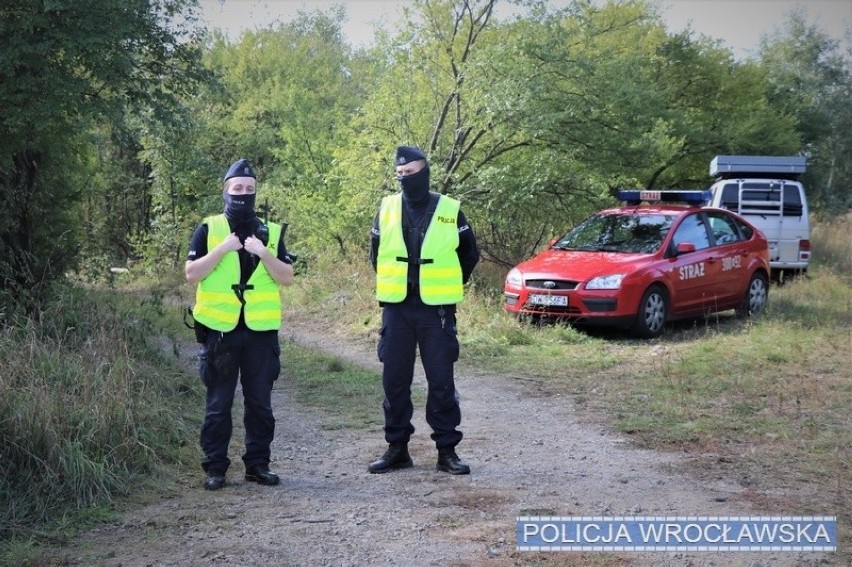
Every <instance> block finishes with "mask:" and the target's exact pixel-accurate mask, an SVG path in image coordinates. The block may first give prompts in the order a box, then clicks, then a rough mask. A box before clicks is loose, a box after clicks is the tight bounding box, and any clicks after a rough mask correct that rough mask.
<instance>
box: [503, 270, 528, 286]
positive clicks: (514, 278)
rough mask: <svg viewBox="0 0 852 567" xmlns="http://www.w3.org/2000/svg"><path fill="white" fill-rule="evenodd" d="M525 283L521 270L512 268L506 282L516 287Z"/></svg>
mask: <svg viewBox="0 0 852 567" xmlns="http://www.w3.org/2000/svg"><path fill="white" fill-rule="evenodd" d="M523 283H524V278H523V276H522V275H521V271H520V270H519V269H517V268H512V269H511V270H510V271H509V274H508V275H507V276H506V284H508V285H511V286H514V287H521V285H522V284H523Z"/></svg>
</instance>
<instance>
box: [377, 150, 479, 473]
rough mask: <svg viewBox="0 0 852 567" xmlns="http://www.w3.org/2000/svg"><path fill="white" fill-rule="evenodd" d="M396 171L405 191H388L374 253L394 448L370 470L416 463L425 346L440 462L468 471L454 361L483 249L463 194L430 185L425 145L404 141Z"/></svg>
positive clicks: (429, 413) (429, 415)
mask: <svg viewBox="0 0 852 567" xmlns="http://www.w3.org/2000/svg"><path fill="white" fill-rule="evenodd" d="M396 176H397V180H398V181H399V183H400V185H401V187H402V192H401V193H397V194H395V195H391V196H389V197H385V198H384V199H382V201H381V205H380V206H379V211H378V214H377V215H376V218H375V220H374V222H373V228H372V231H371V253H370V259H371V261H372V263H373V267H374V268H375V270H376V297H377V299H378V300H379V304H380V305H381V306H382V329H381V335H380V338H379V345H378V354H379V360H380V361H381V362H382V363H383V370H382V386H383V387H384V393H385V400H384V415H385V426H384V431H385V440H386V441H387V442H388V449H387V451H386V452H385V454H384V455H383V456H382V457H381V458H379V459H378V460H377V461H375V462H373V463H371V464H370V466H369V467H368V470H369V471H370V472H371V473H385V472H388V471H391V470H394V469H403V468H408V467H411V466H413V465H414V463H413V461H412V460H411V456H410V455H409V453H408V441H409V439H410V437H411V435H412V433H414V426H413V425H412V424H411V416H412V414H413V406H412V403H411V382H412V379H413V377H414V362H415V351H416V349H417V347H419V348H420V358H421V360H422V363H423V369H424V371H425V373H426V381H427V383H428V397H427V402H426V422H427V423H428V424H429V426H430V427H431V428H432V440H433V441H434V442H435V446H436V447H437V449H438V462H437V466H436V468H437V470H439V471H444V472H448V473H450V474H469V473H470V467H469V466H468V465H467V464H465V463H464V462H462V461H461V460H460V459H459V457H458V455H457V454H456V450H455V448H456V445H458V443H459V442H460V441H461V439H462V433H461V431H459V429H458V426H459V424H460V423H461V410H460V408H459V401H458V395H457V393H456V388H455V382H454V378H453V364H454V363H455V362H456V361H457V360H458V356H459V342H458V338H457V336H456V304H457V303H459V302H460V301H461V300H462V297H463V284H464V283H465V282H467V281H468V279H469V278H470V275H471V273H472V272H473V268H474V266H476V264H477V262H478V261H479V250H478V248H477V246H476V238H475V236H474V234H473V230H472V229H471V227H470V225H469V224H468V222H467V220H466V219H465V216H464V214H463V213H462V212H461V210H460V208H459V202H458V201H457V200H455V199H451V198H450V197H447V196H446V195H439V194H438V193H434V192H430V191H429V164H428V163H427V160H426V156H425V155H424V154H423V152H422V151H421V150H420V149H418V148H416V147H411V146H400V147H399V148H397V151H396Z"/></svg>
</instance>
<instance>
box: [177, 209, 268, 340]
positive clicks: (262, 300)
mask: <svg viewBox="0 0 852 567" xmlns="http://www.w3.org/2000/svg"><path fill="white" fill-rule="evenodd" d="M204 222H205V223H206V224H207V250H208V251H210V250H213V248H215V247H216V246H218V245H219V244H220V243H221V242H222V241H223V240H225V238H227V236H228V235H229V234H231V227H230V226H229V225H228V219H227V218H225V215H214V216H211V217H207V218H206V219H204ZM268 226H269V242H268V243H267V244H266V248H267V249H268V250H269V251H270V252H271V253H272V254H275V255H276V256H277V255H278V240H279V239H280V238H281V225H279V224H276V223H274V222H271V223H269V224H268ZM239 283H240V258H239V253H238V252H237V251H235V250H232V251H230V252H226V253H225V255H224V256H222V259H221V260H220V261H219V263H218V264H217V265H216V267H215V268H213V271H212V272H210V273H209V274H207V277H205V278H204V279H203V280H201V281H200V282H199V283H198V288H197V289H196V292H195V307H193V308H192V315H193V317H194V318H195V320H196V321H198V322H199V323H203V324H204V325H206V326H207V327H209V328H210V329H213V330H216V331H222V332H228V331H232V330H233V329H234V328H235V327H236V326H237V323H238V322H239V320H240V310H241V309H242V310H243V312H244V317H245V321H246V325H247V326H248V328H249V329H252V330H254V331H271V330H275V329H278V328H279V327H281V294H280V292H279V289H278V284H277V283H276V282H275V280H273V279H272V276H270V275H269V272H267V271H266V266H264V265H263V262H260V261H258V264H257V268H255V270H254V273H252V275H251V277H250V278H249V280H248V281H247V282H246V289H245V290H244V291H243V299H244V300H245V302H246V303H245V307H243V306H242V304H241V303H240V300H239V298H238V297H237V294H236V292H235V291H234V288H233V286H234V285H239Z"/></svg>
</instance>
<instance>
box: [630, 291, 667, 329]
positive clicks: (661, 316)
mask: <svg viewBox="0 0 852 567" xmlns="http://www.w3.org/2000/svg"><path fill="white" fill-rule="evenodd" d="M668 313H669V296H668V294H667V293H666V290H665V288H664V287H662V286H659V285H652V286H651V287H649V288H648V289H647V291H645V294H644V295H643V296H642V301H640V302H639V311H638V313H636V321H635V322H634V323H633V331H634V332H635V333H636V334H637V335H639V336H640V337H643V338H647V339H650V338H653V337H659V336H660V335H661V334H663V329H665V326H666V317H667V316H668Z"/></svg>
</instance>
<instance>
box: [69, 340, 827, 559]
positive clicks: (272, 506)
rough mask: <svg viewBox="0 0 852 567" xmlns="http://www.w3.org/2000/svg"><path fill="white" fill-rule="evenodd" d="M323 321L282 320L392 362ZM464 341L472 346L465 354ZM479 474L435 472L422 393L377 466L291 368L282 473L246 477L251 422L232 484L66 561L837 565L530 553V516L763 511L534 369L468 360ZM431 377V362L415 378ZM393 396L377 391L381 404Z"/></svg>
mask: <svg viewBox="0 0 852 567" xmlns="http://www.w3.org/2000/svg"><path fill="white" fill-rule="evenodd" d="M309 329H311V327H309V326H307V325H304V326H297V327H295V328H290V329H289V330H287V331H282V340H283V342H284V351H285V364H286V348H287V342H288V341H296V342H298V343H301V344H304V345H307V346H313V347H317V348H321V345H325V344H329V343H332V344H333V347H332V348H331V351H332V352H331V354H334V355H335V356H338V357H341V358H345V359H348V360H350V361H353V362H356V363H358V364H359V365H362V366H363V367H365V368H367V369H374V370H376V372H379V371H380V366H379V363H378V361H377V360H376V356H375V345H374V343H371V342H370V341H369V340H362V341H356V342H347V341H346V340H345V339H343V338H338V340H333V341H329V340H328V336H327V335H320V334H319V333H317V332H316V331H311V330H309ZM463 358H464V353H463V352H462V359H463ZM457 375H458V378H457V387H458V390H459V395H460V398H461V405H462V414H463V422H462V430H463V431H464V433H465V439H464V441H463V442H462V444H461V445H459V447H458V452H459V455H460V456H461V457H462V458H463V459H464V460H465V461H466V462H468V463H469V464H470V465H471V468H472V474H471V475H469V476H460V477H453V476H450V475H447V474H445V473H439V472H436V471H435V460H436V452H435V449H434V446H433V445H432V443H431V440H430V439H429V428H428V426H427V425H426V423H425V420H424V419H423V408H422V407H417V406H415V422H414V425H415V427H416V428H417V432H416V433H415V435H414V438H413V439H412V442H411V445H410V449H411V453H412V458H413V459H414V468H412V469H407V470H402V471H395V472H392V473H388V474H384V475H371V474H369V473H368V472H367V464H368V463H369V462H370V461H371V460H373V459H374V458H376V457H377V456H378V455H380V454H381V453H382V452H383V451H384V449H385V444H384V441H383V438H382V435H381V432H380V431H373V432H366V431H364V430H360V431H353V430H345V429H330V428H324V427H323V415H321V414H319V413H317V412H315V411H313V410H310V409H306V408H305V407H302V406H298V405H296V404H295V403H294V402H293V401H292V396H291V395H290V392H289V388H290V387H291V386H290V385H289V384H287V383H286V381H284V380H279V381H278V383H277V385H276V390H275V391H274V393H273V396H274V397H273V403H274V406H275V415H276V418H277V429H276V439H275V442H274V443H273V446H272V453H273V460H274V462H273V463H272V468H273V470H275V471H276V472H278V473H279V474H280V475H281V477H282V482H281V484H280V485H279V486H276V487H262V486H258V485H255V484H252V483H246V482H244V481H243V480H242V470H241V467H240V466H239V463H240V461H239V456H238V455H239V451H240V449H241V447H240V441H241V439H240V437H236V438H235V442H233V443H232V449H231V451H232V453H233V455H232V460H234V461H235V466H234V467H232V469H231V471H230V475H229V479H228V480H229V483H230V484H229V485H228V486H227V487H226V488H225V489H223V490H220V491H217V492H212V493H211V492H206V491H204V490H202V489H201V488H200V484H201V481H202V475H201V473H200V472H199V475H198V478H196V479H191V481H188V482H187V485H186V486H185V489H184V491H183V493H182V494H181V495H180V496H175V497H171V498H167V499H164V500H162V501H160V502H157V503H154V504H150V505H147V506H145V507H144V508H141V509H139V510H136V511H134V512H133V513H128V514H126V515H125V516H124V517H123V518H122V519H121V521H119V522H116V523H113V524H109V525H106V526H103V527H101V528H99V529H97V530H94V531H92V532H90V533H87V534H85V535H84V536H83V537H81V538H80V539H79V540H78V541H76V542H74V544H73V545H72V546H70V547H68V548H66V549H64V550H63V551H62V556H63V558H64V561H65V562H66V564H69V565H105V566H131V565H133V566H136V565H139V566H147V565H156V566H159V565H181V566H183V565H213V564H227V565H230V564H239V565H340V566H349V565H352V566H359V565H376V564H386V565H400V566H402V565H405V566H419V565H443V566H447V565H453V566H474V565H491V566H507V565H531V564H535V565H596V566H602V565H637V566H644V565H654V566H658V565H660V566H667V565H672V566H675V565H677V566H680V565H692V566H709V565H750V566H755V567H757V566H767V565H782V566H786V565H833V564H835V557H834V555H833V554H828V553H801V554H799V553H790V552H762V553H754V552H753V553H734V552H728V553H710V552H699V553H664V552H634V553H582V554H581V553H576V552H549V553H532V552H522V551H518V550H517V549H516V541H515V520H516V518H517V517H518V516H519V515H527V514H529V515H533V514H540V515H559V516H568V515H575V516H577V515H582V516H714V515H718V516H737V515H757V514H761V510H755V509H753V508H752V507H751V505H750V504H749V501H748V499H746V498H743V490H744V489H743V488H742V487H740V486H738V485H737V484H736V483H734V482H733V481H728V480H726V479H725V478H716V479H715V480H714V481H712V482H710V483H708V481H706V480H703V481H699V480H698V479H697V478H693V477H690V476H686V475H685V474H684V473H682V472H679V471H681V470H682V467H680V466H679V465H680V464H681V460H682V459H685V458H687V457H686V456H683V455H677V454H671V453H660V452H654V451H650V450H641V449H636V448H634V447H632V446H631V445H630V444H629V443H628V442H626V441H625V440H624V439H622V438H619V437H618V436H617V435H615V434H613V433H611V432H609V431H608V430H607V429H606V427H605V425H601V424H596V423H594V422H593V420H589V419H584V418H581V416H580V415H579V414H578V413H577V412H576V411H575V409H574V408H573V407H572V403H571V401H570V400H569V399H568V398H562V397H559V396H544V395H542V394H537V393H536V388H535V383H536V380H535V377H521V376H506V375H494V374H489V373H487V372H484V371H482V370H481V369H477V368H473V367H471V366H470V365H467V364H465V363H464V361H463V360H462V362H461V363H459V365H458V367H457ZM415 382H416V385H417V387H419V388H423V387H424V386H423V385H424V382H425V381H424V379H423V377H422V373H421V371H420V368H419V367H418V373H417V375H416V377H415ZM380 411H381V406H380V400H377V401H376V412H380Z"/></svg>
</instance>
